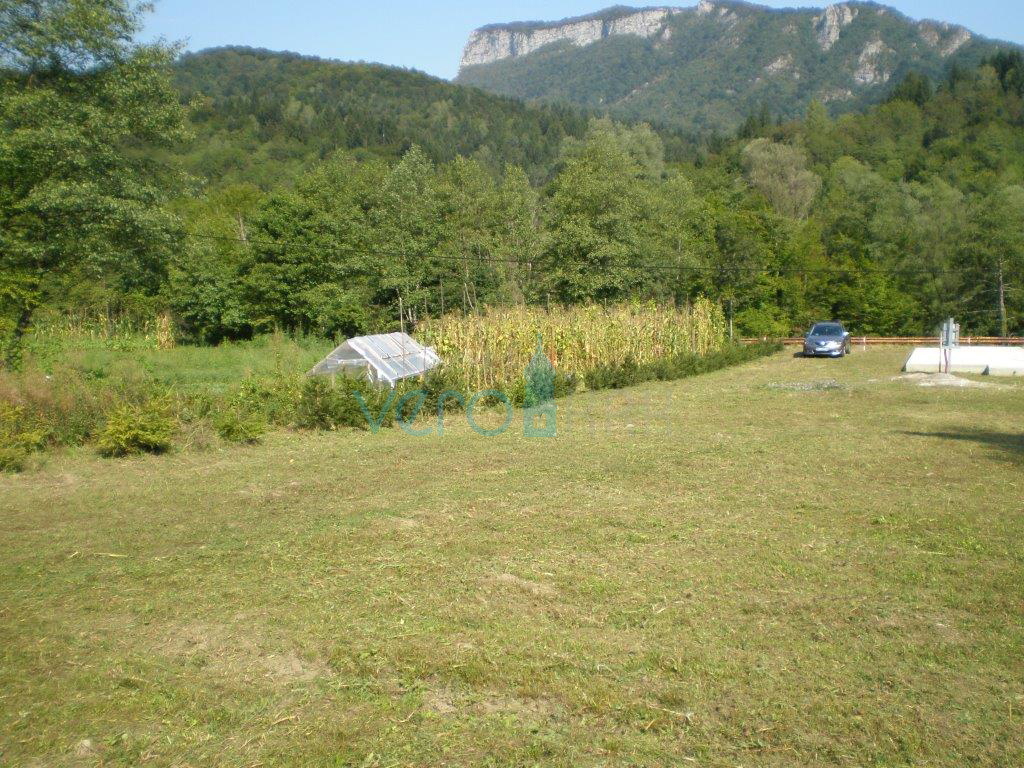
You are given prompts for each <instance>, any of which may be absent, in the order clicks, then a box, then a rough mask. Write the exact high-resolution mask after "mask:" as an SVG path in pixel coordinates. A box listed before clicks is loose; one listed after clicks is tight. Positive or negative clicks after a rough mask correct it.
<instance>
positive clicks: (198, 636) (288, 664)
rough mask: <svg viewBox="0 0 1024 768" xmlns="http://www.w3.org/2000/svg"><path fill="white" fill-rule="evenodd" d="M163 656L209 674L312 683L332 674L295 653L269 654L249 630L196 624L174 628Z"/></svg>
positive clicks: (161, 644) (321, 664)
mask: <svg viewBox="0 0 1024 768" xmlns="http://www.w3.org/2000/svg"><path fill="white" fill-rule="evenodd" d="M156 650H157V651H158V652H159V653H161V654H162V655H164V656H167V657H168V658H170V659H175V660H178V661H180V662H183V663H186V664H188V665H190V666H193V667H199V668H202V669H204V670H206V671H207V672H210V673H214V674H218V675H228V676H240V677H243V678H246V679H253V678H258V677H262V678H266V679H269V680H271V681H272V682H288V681H292V680H299V681H311V680H315V679H317V678H320V677H326V676H328V675H330V674H331V670H330V667H329V666H328V665H327V664H326V663H324V662H322V661H319V660H316V659H307V658H303V657H301V656H300V655H299V654H297V653H296V652H295V651H291V650H286V651H268V650H266V649H264V648H262V647H261V646H260V645H259V644H258V643H257V642H256V640H255V639H254V638H253V637H252V636H251V635H250V634H249V633H248V632H247V631H246V629H245V628H234V627H229V626H224V625H214V624H202V623H193V624H186V625H183V626H180V627H174V628H171V629H170V630H169V631H167V632H165V633H164V634H163V637H162V640H160V641H158V643H157V649H156Z"/></svg>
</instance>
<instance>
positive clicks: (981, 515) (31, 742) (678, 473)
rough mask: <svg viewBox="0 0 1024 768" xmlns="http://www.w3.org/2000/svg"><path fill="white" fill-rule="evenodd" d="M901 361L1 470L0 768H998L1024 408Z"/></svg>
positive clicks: (1019, 698)
mask: <svg viewBox="0 0 1024 768" xmlns="http://www.w3.org/2000/svg"><path fill="white" fill-rule="evenodd" d="M904 356H905V351H904V350H891V349H890V350H871V351H868V352H865V353H860V352H858V353H856V354H854V355H853V356H852V357H850V358H847V359H845V360H839V361H823V360H822V361H819V360H801V359H794V358H792V357H791V356H790V354H789V353H785V354H780V355H778V356H775V357H772V358H769V359H767V360H764V361H761V362H757V363H752V364H748V365H745V366H742V367H740V368H734V369H729V370H724V371H720V372H717V373H714V374H709V375H706V376H702V377H698V378H694V379H688V380H683V381H680V382H675V383H667V384H650V385H645V386H640V387H636V388H633V389H629V390H623V391H618V392H602V393H584V394H581V395H577V396H574V397H572V398H569V399H567V400H564V401H560V402H559V418H560V423H559V435H558V436H557V437H555V438H526V437H524V436H523V435H522V431H521V429H512V430H509V431H508V432H506V433H505V434H503V435H501V436H499V437H484V436H481V435H478V434H476V433H474V432H472V431H471V430H470V429H469V428H468V427H467V426H466V425H465V422H464V420H463V421H461V422H459V421H458V420H455V419H452V420H451V421H450V422H449V423H448V425H447V426H446V430H445V434H444V436H443V437H438V436H431V437H411V436H408V435H406V434H404V433H402V432H401V431H399V430H397V429H396V430H389V431H385V432H382V433H380V434H378V435H373V434H370V433H360V434H353V433H328V434H292V433H284V432H281V433H276V434H273V435H271V436H270V437H269V438H268V439H267V440H266V442H265V443H264V444H263V445H259V446H253V447H246V448H226V449H224V450H211V451H208V452H205V453H199V452H184V453H178V454H175V455H171V456H168V457H147V458H141V459H134V460H120V461H110V460H101V459H98V458H96V457H94V456H93V455H91V454H89V453H88V452H86V451H84V450H83V451H81V452H78V453H72V454H67V455H64V456H55V457H52V458H50V459H49V461H48V462H47V464H46V466H45V467H44V468H43V469H41V470H38V471H33V472H29V473H25V474H22V475H7V476H2V477H0V509H2V510H3V512H2V516H0V548H2V553H3V554H2V556H0V764H3V765H12V766H13V765H46V766H51V765H53V766H62V765H108V766H113V765H140V764H141V765H154V766H158V765H178V766H183V765H191V766H212V765H228V766H275V765H332V766H349V765H351V766H402V765H418V766H442V765H465V766H469V765H556V766H580V765H663V766H680V765H743V766H755V765H787V766H788V765H850V766H854V765H856V766H863V765H893V766H895V765H949V766H954V765H956V766H959V765H967V764H972V765H1006V766H1010V765H1020V764H1022V763H1024V555H1022V541H1024V386H1022V385H1021V384H1020V383H1016V384H1015V383H1013V382H1008V383H1007V384H1006V386H1004V387H1001V388H987V389H970V390H941V389H924V388H920V387H917V386H915V385H914V384H912V383H908V382H896V381H891V380H890V377H892V376H893V375H895V374H896V373H897V372H898V369H899V365H900V363H901V362H902V359H903V357H904ZM826 378H835V379H837V380H838V381H839V382H840V383H841V384H842V385H843V386H842V388H838V389H824V390H820V391H796V390H791V389H786V388H778V387H771V386H769V385H770V384H779V383H797V382H808V381H814V380H819V379H826Z"/></svg>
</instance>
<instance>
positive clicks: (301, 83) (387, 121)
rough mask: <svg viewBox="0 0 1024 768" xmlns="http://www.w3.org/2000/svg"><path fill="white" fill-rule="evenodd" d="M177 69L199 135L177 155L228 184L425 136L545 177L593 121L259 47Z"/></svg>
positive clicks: (441, 153)
mask: <svg viewBox="0 0 1024 768" xmlns="http://www.w3.org/2000/svg"><path fill="white" fill-rule="evenodd" d="M173 79H174V85H175V87H176V88H177V89H178V91H179V92H180V93H181V94H182V98H183V100H185V101H186V102H189V103H190V104H191V107H192V109H191V110H190V119H191V125H192V128H193V132H194V134H195V140H194V141H193V142H192V143H191V144H190V145H189V146H188V147H187V148H185V149H184V150H183V151H180V152H179V153H177V154H178V156H179V158H180V159H181V160H182V161H183V162H184V167H185V169H186V170H188V171H189V172H190V173H192V174H193V175H195V176H198V177H200V178H203V179H207V180H210V181H213V182H215V183H217V184H223V183H238V182H247V183H253V184H256V185H257V186H259V187H261V188H263V189H271V188H273V187H274V186H276V185H279V184H281V183H286V182H288V181H291V180H293V179H294V178H295V177H297V176H298V175H299V173H301V172H302V171H304V170H308V169H310V168H311V166H312V165H314V164H315V163H316V162H318V161H320V160H323V159H325V158H326V157H328V156H329V155H330V154H332V153H333V152H335V151H337V150H349V151H352V152H353V153H354V155H355V156H357V157H372V156H380V157H389V158H398V157H401V156H402V155H403V154H404V153H405V152H406V151H408V150H409V149H410V148H411V147H412V146H413V145H416V146H418V147H419V148H420V149H422V150H423V152H425V153H426V155H427V157H429V158H430V159H431V160H432V161H433V162H436V163H447V162H451V161H452V160H454V159H455V158H456V157H458V156H465V157H473V158H474V159H476V160H477V161H479V162H480V163H481V164H482V165H484V166H485V167H487V168H488V169H489V170H491V171H492V172H500V171H501V169H502V168H504V166H505V165H506V164H509V163H512V164H514V165H517V166H519V167H521V168H523V169H524V170H525V171H526V173H527V174H528V175H529V176H530V178H531V179H532V180H533V181H535V182H539V181H542V180H543V179H544V177H545V176H546V174H547V173H548V171H549V170H550V168H551V167H552V165H553V164H554V162H555V160H556V159H557V157H558V153H559V151H560V148H561V145H562V142H563V141H564V140H565V139H566V138H567V137H569V136H573V137H579V136H581V135H582V134H583V132H584V130H585V129H586V125H587V118H586V116H585V115H584V114H583V113H581V112H579V111H578V110H576V109H572V108H567V107H560V106H558V105H553V106H537V107H527V106H526V105H524V104H523V103H522V102H520V101H516V100H514V99H510V98H505V97H501V96H493V95H491V94H488V93H485V92H483V91H480V90H477V89H475V88H464V87H458V86H454V85H452V84H450V83H448V82H445V81H444V80H439V79H437V78H434V77H430V76H428V75H424V74H421V73H419V72H411V71H407V70H402V69H397V68H394V67H384V66H381V65H378V64H349V63H344V62H338V61H327V60H322V59H317V58H313V57H308V56H298V55H295V54H289V53H273V52H270V51H261V50H254V49H247V48H224V49H216V50H209V51H203V52H200V53H196V54H187V55H185V56H182V57H181V58H180V59H179V60H178V61H177V62H176V63H175V65H174V68H173Z"/></svg>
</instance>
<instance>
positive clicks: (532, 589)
mask: <svg viewBox="0 0 1024 768" xmlns="http://www.w3.org/2000/svg"><path fill="white" fill-rule="evenodd" d="M492 581H493V583H494V584H497V585H498V586H500V587H510V588H512V589H513V590H516V591H519V592H523V593H525V594H528V595H531V596H533V597H554V596H555V595H557V594H558V591H557V590H556V589H555V588H554V587H552V586H551V585H549V584H543V583H541V582H539V581H531V580H530V579H523V578H520V577H519V576H516V575H515V574H512V573H499V574H498V575H497V576H495V577H493V579H492Z"/></svg>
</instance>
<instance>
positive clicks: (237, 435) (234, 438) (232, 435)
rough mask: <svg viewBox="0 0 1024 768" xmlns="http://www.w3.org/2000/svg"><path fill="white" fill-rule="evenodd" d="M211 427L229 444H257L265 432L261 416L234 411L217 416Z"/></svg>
mask: <svg viewBox="0 0 1024 768" xmlns="http://www.w3.org/2000/svg"><path fill="white" fill-rule="evenodd" d="M213 426H214V428H215V429H216V430H217V434H218V435H220V436H221V439H222V440H227V441H228V442H229V443H250V444H251V443H258V442H259V441H260V440H261V439H262V437H263V435H264V433H266V431H267V422H266V420H265V419H264V418H263V417H262V415H260V414H256V413H239V412H238V411H235V410H228V411H223V412H221V413H219V414H217V417H216V418H215V419H214V421H213Z"/></svg>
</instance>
